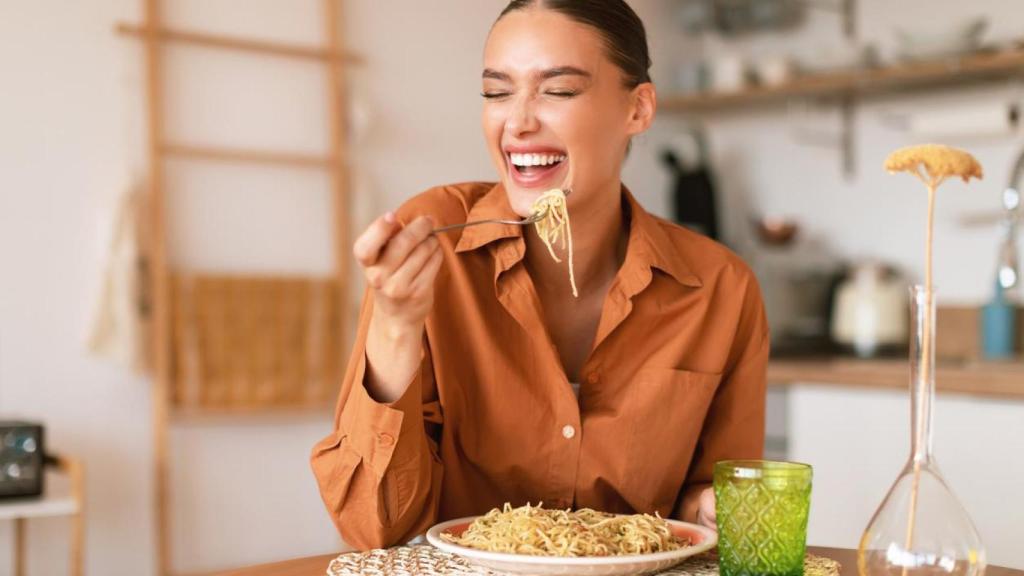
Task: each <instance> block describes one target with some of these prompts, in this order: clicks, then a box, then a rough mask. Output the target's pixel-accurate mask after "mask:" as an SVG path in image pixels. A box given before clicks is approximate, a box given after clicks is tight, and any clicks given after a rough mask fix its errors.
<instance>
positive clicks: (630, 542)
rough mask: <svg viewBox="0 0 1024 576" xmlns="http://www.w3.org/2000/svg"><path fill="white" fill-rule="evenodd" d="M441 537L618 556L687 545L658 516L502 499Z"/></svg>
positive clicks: (485, 546)
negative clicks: (521, 503) (554, 507)
mask: <svg viewBox="0 0 1024 576" xmlns="http://www.w3.org/2000/svg"><path fill="white" fill-rule="evenodd" d="M441 538H443V539H444V540H446V541H448V542H451V543H453V544H458V545H460V546H466V547H469V548H476V549H479V550H487V551H491V552H505V553H511V554H526V555H530V556H574V557H575V556H622V555H627V554H650V553H653V552H667V551H670V550H678V549H680V548H684V547H687V546H689V545H690V542H689V541H687V540H685V539H681V538H678V537H677V536H675V535H674V534H673V533H672V531H671V530H670V528H669V524H668V522H666V521H665V520H663V519H662V518H661V517H660V516H651V515H650V514H633V515H628V516H627V515H623V516H617V515H614V514H608V513H606V512H597V511H595V510H591V509H590V508H583V509H580V510H576V511H573V512H570V511H568V510H548V509H545V508H543V504H538V505H537V506H530V505H529V504H527V505H525V506H520V507H518V508H513V507H512V506H511V505H510V504H509V503H507V502H506V503H505V506H504V508H503V509H502V510H498V509H497V508H495V509H493V510H491V511H490V512H488V513H487V514H486V515H484V516H481V517H480V518H477V519H476V520H474V521H473V523H472V524H470V525H469V527H468V528H466V530H465V532H463V533H462V535H461V536H453V535H451V534H447V533H442V534H441Z"/></svg>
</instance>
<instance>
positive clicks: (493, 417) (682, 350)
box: [312, 0, 768, 549]
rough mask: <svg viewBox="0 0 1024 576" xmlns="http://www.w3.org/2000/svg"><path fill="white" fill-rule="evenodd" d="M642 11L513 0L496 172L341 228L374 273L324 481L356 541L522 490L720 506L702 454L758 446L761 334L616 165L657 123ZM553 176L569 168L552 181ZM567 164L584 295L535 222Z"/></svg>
mask: <svg viewBox="0 0 1024 576" xmlns="http://www.w3.org/2000/svg"><path fill="white" fill-rule="evenodd" d="M649 67H650V59H649V57H648V51H647V40H646V35H645V32H644V28H643V24H642V23H641V21H640V20H639V18H638V17H637V16H636V14H635V13H634V12H633V11H632V10H631V9H630V8H629V6H627V5H626V4H625V2H623V1H622V0H547V1H543V0H516V1H513V2H511V3H510V4H509V5H508V7H507V8H506V9H505V10H504V11H503V12H502V14H501V15H500V16H499V18H498V21H497V22H496V23H495V25H494V27H493V28H492V30H491V32H490V35H489V37H488V39H487V43H486V47H485V51H484V70H483V78H482V80H483V94H482V95H483V98H484V104H483V129H484V133H485V137H486V140H487V144H488V147H489V149H490V153H491V157H492V159H493V161H494V165H495V167H496V168H497V170H498V173H499V174H500V182H499V183H497V184H485V183H468V184H458V185H452V186H444V187H439V188H435V189H432V190H428V191H427V192H425V193H423V194H421V195H419V196H417V197H415V198H413V199H412V200H410V201H409V202H408V203H407V204H405V205H404V206H403V207H402V208H401V209H400V210H399V211H398V213H397V214H391V213H389V214H385V215H384V216H382V217H381V218H379V219H378V220H377V221H375V222H374V223H373V224H371V225H370V227H369V228H368V229H367V230H366V231H365V232H364V233H363V234H362V235H361V236H360V237H359V238H358V239H357V240H356V242H355V246H354V249H353V251H354V253H355V256H356V258H357V259H358V261H359V262H360V264H361V265H362V267H363V269H364V270H365V274H366V278H367V281H368V284H369V289H368V292H367V295H366V298H365V301H364V304H363V308H362V313H361V316H360V324H359V330H358V336H357V339H356V342H355V348H354V351H353V355H352V358H351V361H350V363H349V366H348V370H347V373H346V375H345V379H344V381H343V384H342V389H341V394H340V398H339V402H338V410H337V415H336V418H335V431H334V432H333V433H332V434H331V435H330V436H328V437H327V438H325V439H324V440H322V441H321V442H320V443H319V444H317V446H316V447H315V448H314V450H313V456H312V466H313V470H314V473H315V475H316V477H317V480H318V482H319V485H320V491H321V494H322V496H323V499H324V502H325V503H326V505H327V507H328V509H329V511H330V514H331V517H332V518H333V520H334V521H335V523H336V524H337V527H338V530H339V531H340V532H341V535H342V537H343V538H344V539H345V540H346V541H347V542H348V543H349V544H351V545H353V546H355V547H357V548H360V549H369V548H374V547H385V546H390V545H393V544H396V543H400V542H405V541H407V540H408V539H410V538H412V537H414V536H415V535H417V534H420V533H422V532H424V531H425V530H426V529H427V528H428V527H430V526H431V525H432V524H434V523H436V522H438V521H441V520H445V519H449V518H456V517H461V516H468V515H475V514H483V513H485V512H487V511H488V510H489V509H491V508H492V507H500V506H501V505H502V504H503V503H505V502H509V503H511V504H512V505H513V506H520V505H523V504H526V503H527V502H532V503H537V502H541V501H542V502H543V503H544V504H545V506H547V507H575V508H581V507H590V508H595V509H598V510H604V511H609V512H622V513H633V512H647V513H654V512H658V513H660V514H661V515H662V516H664V517H672V518H679V519H683V520H688V521H692V522H693V521H695V522H700V523H703V524H705V525H708V526H714V516H715V509H714V495H713V492H712V491H711V490H710V483H711V475H712V468H713V465H714V462H715V461H717V460H721V459H725V458H756V457H759V456H760V455H761V452H762V443H763V436H764V431H763V429H764V394H765V369H766V363H767V359H768V333H767V323H766V321H765V316H764V311H763V306H762V302H761V297H760V293H759V290H758V287H757V283H756V281H755V280H754V278H753V276H752V274H751V273H750V271H749V269H748V268H747V267H746V266H745V265H744V264H743V263H742V261H740V259H739V258H738V257H737V256H735V255H734V254H732V253H731V252H729V251H727V250H726V249H725V248H723V247H722V246H720V245H718V244H716V243H714V242H713V241H711V240H708V239H706V238H704V237H702V236H699V235H697V234H695V233H692V232H689V231H687V230H684V229H683V228H680V227H678V226H675V225H673V224H670V223H668V222H665V221H663V220H661V219H658V218H655V217H653V216H651V215H649V214H648V213H647V212H645V211H644V210H643V208H642V207H641V206H640V205H639V204H637V202H636V201H635V200H634V199H633V197H632V195H630V193H629V192H628V190H626V189H625V188H624V187H623V185H622V184H621V181H620V173H621V169H622V163H623V161H624V159H625V156H626V153H627V151H628V149H629V143H630V139H631V137H632V136H634V135H636V134H640V133H641V132H643V131H645V130H646V129H647V128H648V127H649V126H650V124H651V122H652V120H653V119H654V114H655V109H656V102H657V100H656V94H655V89H654V85H653V84H652V83H651V80H650V78H649V77H648V69H649ZM570 180H571V181H570ZM567 181H568V185H569V186H570V187H571V189H572V192H571V194H570V195H569V196H568V209H569V214H570V216H571V218H572V224H573V228H572V232H573V240H574V244H575V273H576V282H577V284H578V286H579V297H578V298H577V297H574V296H573V294H572V288H571V286H570V283H569V278H568V271H567V268H566V264H565V262H564V259H563V262H562V263H558V262H555V261H554V260H552V259H551V257H550V255H549V254H548V251H547V249H546V247H545V246H544V245H543V244H542V243H541V240H540V238H539V236H538V235H537V234H535V233H534V232H533V231H532V230H531V229H529V228H523V227H518V226H509V225H496V224H487V225H482V226H476V227H470V228H465V229H463V230H461V231H460V232H455V233H447V234H440V235H433V234H431V230H432V229H433V227H435V226H441V225H447V224H453V223H459V222H466V221H472V220H481V219H488V218H504V219H516V218H521V217H525V216H527V215H529V213H530V208H531V205H532V204H533V202H534V201H535V200H536V199H537V198H538V197H539V196H540V195H541V194H542V193H544V192H545V191H547V190H550V189H552V188H556V187H560V186H562V185H563V184H564V183H566V182H567Z"/></svg>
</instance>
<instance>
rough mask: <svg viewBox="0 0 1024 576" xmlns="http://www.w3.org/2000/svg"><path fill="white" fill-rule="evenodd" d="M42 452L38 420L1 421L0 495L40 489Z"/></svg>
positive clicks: (17, 495) (38, 492)
mask: <svg viewBox="0 0 1024 576" xmlns="http://www.w3.org/2000/svg"><path fill="white" fill-rule="evenodd" d="M45 453H46V452H45V450H44V446H43V426H42V425H41V424H33V423H30V422H0V499H3V498H24V497H29V496H39V495H41V494H42V493H43V479H44V476H45V475H44V473H43V472H44V465H45V464H46V456H45Z"/></svg>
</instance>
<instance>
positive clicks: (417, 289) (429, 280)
mask: <svg viewBox="0 0 1024 576" xmlns="http://www.w3.org/2000/svg"><path fill="white" fill-rule="evenodd" d="M443 264H444V250H438V251H436V252H434V255H433V256H431V257H430V260H428V261H427V263H426V264H425V265H424V266H423V269H422V270H420V273H419V275H417V276H416V277H415V278H413V280H412V284H411V285H410V288H411V289H412V293H413V294H415V295H419V294H423V293H425V292H426V291H427V290H429V289H430V288H433V286H434V280H435V279H436V278H437V272H438V270H440V269H441V266H442V265H443Z"/></svg>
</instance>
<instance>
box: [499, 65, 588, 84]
mask: <svg viewBox="0 0 1024 576" xmlns="http://www.w3.org/2000/svg"><path fill="white" fill-rule="evenodd" d="M558 76H582V77H584V78H590V72H587V71H586V70H583V69H582V68H577V67H575V66H557V67H555V68H548V69H547V70H544V71H542V72H541V73H540V77H541V79H542V80H550V79H551V78H557V77H558ZM483 77H484V78H490V79H493V80H503V81H505V82H510V81H511V80H512V77H511V76H509V75H508V74H506V73H504V72H499V71H497V70H494V69H492V68H485V69H484V73H483Z"/></svg>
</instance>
